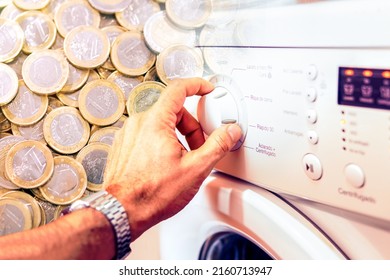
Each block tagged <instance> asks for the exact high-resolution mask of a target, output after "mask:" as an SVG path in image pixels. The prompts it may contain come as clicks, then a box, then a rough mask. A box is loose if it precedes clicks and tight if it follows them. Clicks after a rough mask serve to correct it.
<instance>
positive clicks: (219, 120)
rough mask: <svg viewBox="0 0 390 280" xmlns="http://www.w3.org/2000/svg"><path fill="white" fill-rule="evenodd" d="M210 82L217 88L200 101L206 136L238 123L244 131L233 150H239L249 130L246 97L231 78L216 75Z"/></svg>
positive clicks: (199, 116) (200, 116)
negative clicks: (225, 126)
mask: <svg viewBox="0 0 390 280" xmlns="http://www.w3.org/2000/svg"><path fill="white" fill-rule="evenodd" d="M209 80H210V82H211V83H213V84H214V86H215V88H214V90H213V91H212V92H210V93H209V94H207V95H205V96H202V98H201V99H200V100H199V103H198V111H197V114H198V120H199V122H200V125H201V127H202V129H203V131H204V133H205V134H206V135H210V134H211V133H212V132H213V131H214V130H215V129H217V128H218V127H220V126H221V125H225V124H230V123H237V124H238V125H239V126H240V127H241V129H242V131H243V135H242V137H241V139H240V140H239V141H238V143H237V144H236V145H235V146H234V147H233V149H232V150H233V151H234V150H237V149H238V148H240V147H241V145H242V143H244V140H245V136H246V130H247V118H246V110H245V103H244V97H243V95H242V94H241V91H240V89H239V87H238V86H237V85H236V83H235V82H234V81H233V79H232V78H231V77H229V76H226V75H215V76H213V77H211V78H210V79H209Z"/></svg>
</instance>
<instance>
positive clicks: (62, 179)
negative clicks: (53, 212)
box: [39, 156, 87, 205]
mask: <svg viewBox="0 0 390 280" xmlns="http://www.w3.org/2000/svg"><path fill="white" fill-rule="evenodd" d="M86 188H87V174H86V172H85V170H84V167H83V166H82V165H81V163H79V162H78V161H76V160H75V159H74V158H71V157H68V156H56V157H54V172H53V176H52V177H51V179H50V180H49V181H48V182H47V183H46V184H45V185H43V186H41V187H39V189H40V191H41V193H42V195H43V197H44V198H45V199H46V200H47V201H49V202H51V203H53V204H56V205H66V204H70V203H72V202H74V201H75V200H77V199H79V198H80V197H82V196H83V194H84V192H85V190H86Z"/></svg>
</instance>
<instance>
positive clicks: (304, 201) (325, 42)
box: [160, 0, 390, 259]
mask: <svg viewBox="0 0 390 280" xmlns="http://www.w3.org/2000/svg"><path fill="white" fill-rule="evenodd" d="M249 2H251V3H249ZM249 2H248V5H246V7H243V8H242V9H237V10H235V11H234V17H232V18H231V19H232V20H231V21H230V22H226V23H225V26H224V28H220V29H218V28H217V27H212V28H211V27H207V26H206V27H205V28H204V30H205V31H204V30H202V32H201V33H200V43H199V48H200V49H201V50H202V51H203V56H204V60H205V63H206V65H207V67H208V72H207V78H208V79H209V80H210V81H211V82H212V83H214V85H215V90H214V91H213V92H212V93H210V94H209V95H207V96H205V97H202V98H198V99H196V98H195V99H192V100H189V101H188V102H187V103H186V107H187V109H188V110H189V111H190V112H191V113H192V114H193V115H194V116H195V117H196V118H197V119H198V120H199V122H200V124H201V126H202V128H203V130H204V132H205V135H206V137H207V135H209V134H210V133H212V131H213V130H214V129H215V128H217V127H219V126H221V125H224V124H226V123H232V122H235V123H238V124H239V125H240V126H241V128H242V130H243V132H244V135H243V137H242V139H241V140H240V141H239V143H238V144H237V145H236V146H235V147H234V148H233V150H232V151H231V152H230V153H229V154H228V155H227V156H226V157H225V158H224V159H222V160H221V161H220V162H219V163H218V164H217V166H216V167H215V170H214V171H213V172H212V173H211V174H210V176H209V177H208V178H207V179H206V180H205V182H204V184H203V185H202V187H201V189H200V190H199V193H198V194H197V195H196V197H195V198H194V200H193V201H192V202H191V203H190V204H189V205H188V206H187V207H186V208H185V209H184V210H183V211H182V212H180V213H179V214H178V215H176V216H174V217H173V218H171V219H169V220H167V221H165V222H164V223H162V224H161V227H160V230H161V231H160V238H161V240H160V244H161V245H160V246H161V257H162V258H163V259H390V215H389V213H390V203H389V201H390V188H389V186H390V177H389V176H387V174H388V171H389V166H390V111H389V109H390V29H389V28H387V27H388V26H390V17H389V16H388V11H390V2H389V1H382V0H339V1H315V3H309V4H299V5H293V4H291V3H290V4H286V5H271V6H266V5H264V4H265V2H267V1H261V2H262V3H261V4H262V5H254V4H253V3H255V2H256V1H249ZM271 2H272V3H273V4H275V2H278V1H268V3H271ZM282 2H283V1H282ZM287 2H288V1H287Z"/></svg>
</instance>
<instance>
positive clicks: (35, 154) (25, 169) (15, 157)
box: [5, 140, 54, 189]
mask: <svg viewBox="0 0 390 280" xmlns="http://www.w3.org/2000/svg"><path fill="white" fill-rule="evenodd" d="M53 168H54V160H53V156H52V154H51V151H50V149H49V148H48V147H47V146H46V145H45V144H42V143H41V142H38V141H34V140H25V141H21V142H18V143H16V144H15V145H14V146H12V148H11V149H10V150H9V151H8V153H7V155H6V157H5V172H6V175H7V176H8V178H9V180H10V181H11V182H12V183H14V184H15V185H17V186H19V187H21V188H24V189H31V188H36V187H39V186H41V185H43V184H45V183H46V182H47V181H48V180H49V179H50V177H51V175H52V174H53Z"/></svg>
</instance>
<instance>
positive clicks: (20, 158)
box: [13, 147, 46, 181]
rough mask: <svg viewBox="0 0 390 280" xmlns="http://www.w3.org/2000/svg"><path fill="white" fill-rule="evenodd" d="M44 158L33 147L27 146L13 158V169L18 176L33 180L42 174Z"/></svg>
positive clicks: (44, 165) (44, 166)
mask: <svg viewBox="0 0 390 280" xmlns="http://www.w3.org/2000/svg"><path fill="white" fill-rule="evenodd" d="M45 168H46V159H45V156H44V155H43V153H42V152H41V151H40V150H38V149H36V148H35V147H27V148H24V149H22V150H20V151H19V152H17V153H16V154H15V156H14V158H13V170H14V172H15V174H16V176H18V177H19V178H21V179H23V180H25V181H34V180H37V179H38V178H39V177H41V176H42V175H43V172H44V170H45Z"/></svg>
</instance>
